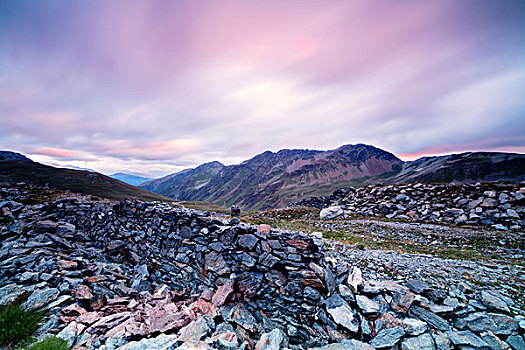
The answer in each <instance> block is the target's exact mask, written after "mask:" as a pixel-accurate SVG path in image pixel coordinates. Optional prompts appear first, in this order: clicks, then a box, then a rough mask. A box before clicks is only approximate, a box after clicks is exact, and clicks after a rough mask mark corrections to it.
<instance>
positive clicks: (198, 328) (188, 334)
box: [179, 316, 210, 342]
mask: <svg viewBox="0 0 525 350" xmlns="http://www.w3.org/2000/svg"><path fill="white" fill-rule="evenodd" d="M209 332H210V326H209V325H208V322H206V319H205V318H204V317H202V316H201V317H199V318H197V319H196V320H195V321H192V322H191V323H189V324H187V325H186V326H184V327H182V328H181V329H180V331H179V340H180V341H183V342H197V341H199V340H201V339H202V338H204V337H205V336H206V335H208V333H209Z"/></svg>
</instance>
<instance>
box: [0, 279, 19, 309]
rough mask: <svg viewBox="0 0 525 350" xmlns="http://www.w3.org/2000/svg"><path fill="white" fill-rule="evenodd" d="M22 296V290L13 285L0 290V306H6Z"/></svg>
mask: <svg viewBox="0 0 525 350" xmlns="http://www.w3.org/2000/svg"><path fill="white" fill-rule="evenodd" d="M22 294H24V289H23V288H22V287H20V286H18V285H17V284H15V283H11V284H8V285H6V286H3V287H1V288H0V306H4V305H7V304H9V303H12V302H13V301H15V300H16V298H18V297H19V296H21V295H22Z"/></svg>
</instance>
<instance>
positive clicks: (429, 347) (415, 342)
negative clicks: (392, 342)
mask: <svg viewBox="0 0 525 350" xmlns="http://www.w3.org/2000/svg"><path fill="white" fill-rule="evenodd" d="M401 349H402V350H435V349H436V347H435V345H434V340H433V338H432V336H431V335H430V334H429V333H425V334H421V335H420V336H418V337H415V338H407V339H405V340H403V342H402V343H401Z"/></svg>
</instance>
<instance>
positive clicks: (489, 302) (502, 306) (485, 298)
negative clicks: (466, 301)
mask: <svg viewBox="0 0 525 350" xmlns="http://www.w3.org/2000/svg"><path fill="white" fill-rule="evenodd" d="M480 299H481V302H482V303H483V305H485V306H486V307H488V308H490V309H497V310H500V311H503V312H505V313H510V310H509V307H508V306H507V304H506V303H505V302H504V301H503V300H501V299H499V298H497V297H496V296H494V295H493V294H491V293H489V292H487V291H485V290H483V291H481V293H480Z"/></svg>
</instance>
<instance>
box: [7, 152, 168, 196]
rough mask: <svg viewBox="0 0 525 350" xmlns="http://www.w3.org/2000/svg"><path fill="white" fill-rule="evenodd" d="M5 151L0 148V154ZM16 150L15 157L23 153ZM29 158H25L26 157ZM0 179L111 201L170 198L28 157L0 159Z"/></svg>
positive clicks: (107, 177)
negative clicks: (41, 162) (22, 158)
mask: <svg viewBox="0 0 525 350" xmlns="http://www.w3.org/2000/svg"><path fill="white" fill-rule="evenodd" d="M3 153H5V152H2V151H0V154H3ZM11 153H15V154H16V155H18V156H16V157H13V158H21V157H24V158H26V157H25V156H23V155H21V154H20V153H16V152H11ZM26 159H28V158H26ZM0 182H6V183H19V182H26V183H32V184H34V185H38V186H49V187H50V188H53V189H56V190H63V191H66V190H69V191H72V192H78V193H82V194H88V195H93V196H97V197H101V198H106V199H110V200H123V199H125V198H135V199H140V200H143V201H171V199H170V198H167V197H165V196H162V195H160V194H157V193H153V192H150V191H147V190H145V189H143V188H139V187H135V186H132V185H129V184H127V183H124V182H122V181H119V180H116V179H113V178H111V177H109V176H106V175H103V174H100V173H93V172H88V171H83V170H74V169H67V168H56V167H52V166H50V165H45V164H40V163H37V162H33V161H31V160H29V161H27V160H4V161H0Z"/></svg>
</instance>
